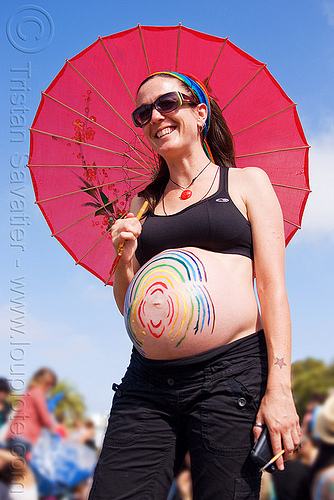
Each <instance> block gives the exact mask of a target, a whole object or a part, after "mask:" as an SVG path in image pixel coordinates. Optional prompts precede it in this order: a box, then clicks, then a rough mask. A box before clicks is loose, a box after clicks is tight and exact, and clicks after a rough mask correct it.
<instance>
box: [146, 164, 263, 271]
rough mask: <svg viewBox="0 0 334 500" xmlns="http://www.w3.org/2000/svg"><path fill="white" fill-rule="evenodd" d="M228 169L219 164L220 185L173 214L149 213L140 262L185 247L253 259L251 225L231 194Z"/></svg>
mask: <svg viewBox="0 0 334 500" xmlns="http://www.w3.org/2000/svg"><path fill="white" fill-rule="evenodd" d="M228 172H229V169H228V168H227V167H220V181H219V189H218V191H217V192H216V193H214V194H213V195H211V196H208V197H207V198H204V199H203V200H201V201H198V202H196V203H194V204H193V205H190V206H188V207H186V208H184V209H183V210H181V211H180V212H177V213H175V214H172V215H168V216H165V215H156V214H154V213H153V212H151V213H149V214H148V216H147V217H146V219H145V221H144V223H143V227H142V232H141V234H140V235H139V237H138V248H137V250H136V258H137V260H138V262H139V264H140V266H142V265H144V264H145V262H147V261H148V260H150V259H151V258H152V257H154V256H155V255H157V254H158V253H160V252H162V251H163V250H168V249H171V248H183V247H197V248H203V249H205V250H211V251H212V252H219V253H229V254H238V255H244V256H246V257H249V258H250V259H252V260H253V243H252V230H251V225H250V222H249V221H248V220H247V219H246V218H245V217H244V216H243V215H242V213H241V212H240V210H239V209H238V208H237V207H236V205H235V204H234V203H233V201H232V200H231V198H230V195H229V194H228Z"/></svg>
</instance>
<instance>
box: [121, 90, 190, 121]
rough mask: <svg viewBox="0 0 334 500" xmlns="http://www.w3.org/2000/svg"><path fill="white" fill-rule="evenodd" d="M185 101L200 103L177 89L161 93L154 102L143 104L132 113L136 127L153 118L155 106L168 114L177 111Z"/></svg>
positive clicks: (160, 111) (163, 113)
mask: <svg viewBox="0 0 334 500" xmlns="http://www.w3.org/2000/svg"><path fill="white" fill-rule="evenodd" d="M183 103H191V104H198V103H197V102H196V101H195V99H193V98H192V97H189V96H188V95H185V94H181V92H178V91H177V90H176V91H175V92H168V94H164V95H161V96H160V97H158V99H156V100H155V101H154V102H152V104H142V105H141V106H139V108H137V109H135V110H134V112H133V113H132V115H131V116H132V120H133V123H134V124H135V126H136V127H143V126H144V125H146V124H147V123H148V122H149V121H150V120H151V118H152V111H153V108H155V109H156V110H157V111H158V112H159V113H161V114H162V115H166V114H168V113H171V112H172V111H175V110H176V109H177V108H179V107H180V106H182V104H183Z"/></svg>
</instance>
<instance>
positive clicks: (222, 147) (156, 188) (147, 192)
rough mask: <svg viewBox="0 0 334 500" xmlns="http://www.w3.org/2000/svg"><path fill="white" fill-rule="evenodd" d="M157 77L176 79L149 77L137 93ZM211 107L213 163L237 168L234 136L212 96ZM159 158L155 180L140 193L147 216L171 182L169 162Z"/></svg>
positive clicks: (209, 140) (169, 76) (209, 143)
mask: <svg viewBox="0 0 334 500" xmlns="http://www.w3.org/2000/svg"><path fill="white" fill-rule="evenodd" d="M156 77H160V78H175V77H174V76H172V75H168V74H163V75H159V74H158V75H151V76H149V77H147V78H146V79H145V80H144V81H143V82H142V83H141V84H140V85H139V87H138V91H137V93H138V92H139V90H140V88H141V87H142V86H143V85H144V84H145V83H146V82H147V81H148V80H151V79H152V78H156ZM178 81H179V83H181V85H182V86H183V88H184V89H185V91H186V92H187V94H188V95H190V96H193V95H192V93H191V92H190V90H189V88H188V86H187V85H186V84H185V83H184V82H182V81H181V80H178ZM208 90H209V89H208ZM210 105H211V120H210V128H209V130H208V133H207V136H206V142H207V143H208V145H209V148H210V150H211V153H212V157H213V161H214V162H215V163H216V164H217V165H223V166H225V167H232V168H233V167H235V166H236V165H235V152H234V140H233V136H232V134H231V131H230V129H229V128H228V126H227V123H226V121H225V119H224V117H223V115H222V112H221V109H220V107H219V105H218V104H217V102H216V101H215V100H214V99H213V97H211V96H210ZM202 142H203V136H202ZM158 158H159V167H158V171H157V174H156V176H155V178H154V180H153V181H152V182H151V183H150V184H149V185H148V186H146V188H145V189H143V190H142V191H140V192H139V193H138V195H139V196H142V197H143V198H145V199H146V200H147V201H148V209H147V211H146V214H147V213H149V212H153V210H154V208H155V206H156V205H157V203H158V201H159V199H160V198H161V196H162V194H163V192H164V190H165V187H166V185H167V183H168V181H169V170H168V165H167V162H166V160H165V159H164V158H162V156H160V155H158Z"/></svg>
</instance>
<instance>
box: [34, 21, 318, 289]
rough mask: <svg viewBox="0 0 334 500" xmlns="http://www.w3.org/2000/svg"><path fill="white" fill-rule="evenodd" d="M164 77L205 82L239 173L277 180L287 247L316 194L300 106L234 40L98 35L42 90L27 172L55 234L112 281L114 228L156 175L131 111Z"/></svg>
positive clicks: (149, 30)
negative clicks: (152, 77)
mask: <svg viewBox="0 0 334 500" xmlns="http://www.w3.org/2000/svg"><path fill="white" fill-rule="evenodd" d="M161 70H171V71H178V72H180V73H191V74H193V75H196V77H197V78H199V79H200V80H202V81H203V82H206V84H208V86H209V88H210V90H211V93H212V95H213V96H214V97H215V98H216V99H217V102H218V104H219V105H220V106H221V108H222V111H223V115H224V117H225V119H226V121H227V124H228V126H229V127H230V129H231V132H232V134H233V136H234V140H235V147H236V157H237V167H245V166H257V167H261V168H262V169H263V170H265V171H266V172H267V174H268V175H269V177H270V179H271V182H272V184H273V186H274V188H275V191H276V194H277V196H278V199H279V201H280V203H281V207H282V210H283V217H284V227H285V237H286V243H288V242H289V241H290V239H291V238H292V236H293V235H294V234H295V232H296V231H297V230H298V229H299V228H300V225H301V219H302V215H303V211H304V208H305V203H306V200H307V197H308V194H309V192H310V190H309V180H308V148H309V146H308V144H307V142H306V139H305V136H304V133H303V130H302V127H301V124H300V121H299V118H298V114H297V111H296V105H295V104H294V103H293V101H291V99H289V97H288V96H287V95H286V94H285V92H284V91H283V90H282V88H281V87H280V86H279V84H278V83H277V82H276V80H275V79H274V78H273V77H272V75H271V74H270V73H269V71H268V69H267V67H266V65H265V64H263V63H260V62H259V61H257V60H255V59H254V58H252V57H251V56H249V55H248V54H246V53H245V52H243V51H242V50H240V49H239V48H238V47H236V46H235V45H233V44H232V43H231V42H230V41H229V40H228V39H227V38H219V37H215V36H211V35H207V34H204V33H200V32H197V31H194V30H191V29H189V28H185V27H184V26H181V25H179V26H173V27H151V26H145V27H144V26H138V27H136V28H133V29H130V30H127V31H123V32H121V33H116V34H114V35H110V36H107V37H103V38H99V39H98V40H97V41H96V42H95V43H93V44H92V45H90V46H89V47H88V48H86V49H85V50H83V51H82V52H80V54H78V55H76V56H75V57H73V58H72V59H70V60H67V61H66V64H65V65H64V67H63V68H62V70H61V71H60V72H59V74H58V75H57V76H56V78H55V79H54V80H53V82H52V83H51V85H50V86H49V87H48V89H47V90H46V92H43V93H42V100H41V103H40V105H39V108H38V111H37V113H36V116H35V119H34V122H33V124H32V127H31V145H30V157H29V164H28V166H29V168H30V172H31V177H32V181H33V185H34V190H35V195H36V203H37V204H38V205H39V207H40V209H41V210H42V213H43V215H44V217H45V219H46V221H47V223H48V225H49V227H50V229H51V231H52V236H54V237H55V238H57V240H58V241H59V242H60V243H61V244H62V245H63V246H64V248H65V249H66V250H67V251H68V252H69V253H70V254H71V255H72V257H73V258H74V259H75V261H76V263H77V264H80V265H81V266H83V267H85V268H86V269H87V270H89V271H90V272H92V273H93V274H94V275H95V276H97V277H98V278H100V279H101V280H102V281H104V282H105V283H106V284H107V283H108V284H109V283H110V269H111V265H112V261H113V256H114V251H113V247H112V243H111V236H110V228H111V225H112V223H113V221H114V220H115V218H118V217H121V216H122V215H124V214H125V213H126V212H127V211H128V210H129V205H130V202H131V199H132V197H133V196H134V195H135V193H137V192H138V191H139V190H141V189H142V188H143V187H144V186H145V185H146V184H147V183H149V182H150V181H151V180H152V178H153V176H154V173H155V171H156V158H155V155H154V153H153V151H152V150H151V149H150V147H149V146H148V144H147V143H146V141H145V138H144V136H143V134H142V131H141V130H139V129H135V128H134V127H133V125H132V122H131V112H132V111H133V109H134V108H135V95H136V90H137V87H138V85H139V83H140V82H141V81H142V80H143V79H144V78H145V77H147V76H148V75H149V74H150V73H153V72H155V71H161Z"/></svg>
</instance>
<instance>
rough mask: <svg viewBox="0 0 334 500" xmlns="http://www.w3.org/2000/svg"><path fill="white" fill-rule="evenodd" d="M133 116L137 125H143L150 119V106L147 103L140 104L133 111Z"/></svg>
mask: <svg viewBox="0 0 334 500" xmlns="http://www.w3.org/2000/svg"><path fill="white" fill-rule="evenodd" d="M133 118H134V120H135V122H136V123H137V124H138V125H139V126H142V125H145V123H147V122H149V121H150V119H151V106H150V105H149V104H144V105H143V106H140V108H138V109H136V110H135V111H134V112H133Z"/></svg>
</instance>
